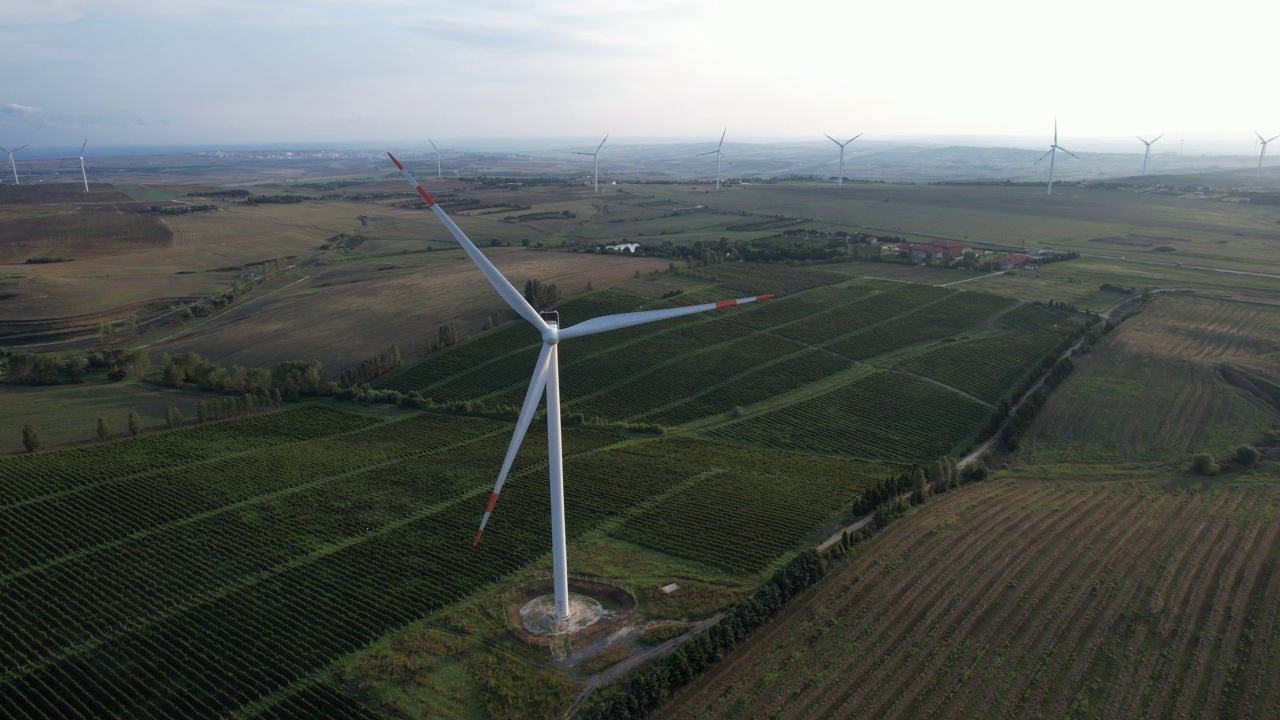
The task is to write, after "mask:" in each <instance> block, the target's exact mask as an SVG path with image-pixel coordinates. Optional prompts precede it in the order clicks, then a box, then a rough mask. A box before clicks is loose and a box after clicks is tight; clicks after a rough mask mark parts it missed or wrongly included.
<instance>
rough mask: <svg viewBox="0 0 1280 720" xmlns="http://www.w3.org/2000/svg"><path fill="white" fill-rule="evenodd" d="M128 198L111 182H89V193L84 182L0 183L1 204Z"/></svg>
mask: <svg viewBox="0 0 1280 720" xmlns="http://www.w3.org/2000/svg"><path fill="white" fill-rule="evenodd" d="M128 200H129V196H128V195H126V194H124V193H123V192H120V190H119V189H117V188H116V186H114V185H111V184H109V183H97V182H95V183H89V192H88V193H85V191H84V185H83V184H82V183H48V184H44V183H42V184H40V185H0V205H34V204H44V203H82V202H127V201H128Z"/></svg>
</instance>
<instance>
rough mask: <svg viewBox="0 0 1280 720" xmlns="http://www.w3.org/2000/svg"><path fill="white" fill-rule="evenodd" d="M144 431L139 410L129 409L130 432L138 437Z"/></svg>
mask: <svg viewBox="0 0 1280 720" xmlns="http://www.w3.org/2000/svg"><path fill="white" fill-rule="evenodd" d="M141 432H142V418H140V417H138V411H137V410H130V411H129V434H130V435H132V436H134V437H137V436H138V434H139V433H141Z"/></svg>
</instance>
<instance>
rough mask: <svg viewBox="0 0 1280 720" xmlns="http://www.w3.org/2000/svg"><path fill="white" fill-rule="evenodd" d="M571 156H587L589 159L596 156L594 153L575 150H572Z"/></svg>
mask: <svg viewBox="0 0 1280 720" xmlns="http://www.w3.org/2000/svg"><path fill="white" fill-rule="evenodd" d="M573 154H574V155H589V156H591V157H595V156H596V154H595V153H584V152H578V151H577V150H574V151H573Z"/></svg>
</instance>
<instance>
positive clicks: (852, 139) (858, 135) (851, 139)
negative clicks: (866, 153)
mask: <svg viewBox="0 0 1280 720" xmlns="http://www.w3.org/2000/svg"><path fill="white" fill-rule="evenodd" d="M860 137H862V133H858V134H857V135H854V136H853V137H851V138H849V139H848V140H845V141H844V144H845V145H848V144H849V143H851V142H853V141H854V140H857V139H858V138H860Z"/></svg>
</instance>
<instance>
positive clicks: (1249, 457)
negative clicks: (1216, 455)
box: [1236, 443, 1261, 467]
mask: <svg viewBox="0 0 1280 720" xmlns="http://www.w3.org/2000/svg"><path fill="white" fill-rule="evenodd" d="M1260 455H1261V453H1259V452H1258V448H1256V447H1254V446H1252V445H1250V444H1248V443H1245V444H1244V445H1241V446H1240V447H1238V448H1236V462H1238V463H1240V464H1241V465H1244V466H1245V467H1252V466H1253V464H1254V463H1256V462H1258V457H1259V456H1260Z"/></svg>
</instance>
